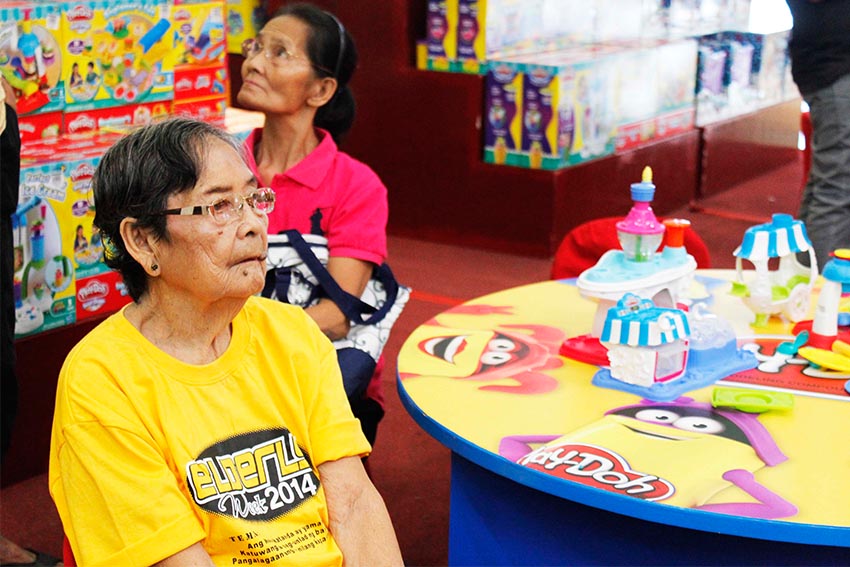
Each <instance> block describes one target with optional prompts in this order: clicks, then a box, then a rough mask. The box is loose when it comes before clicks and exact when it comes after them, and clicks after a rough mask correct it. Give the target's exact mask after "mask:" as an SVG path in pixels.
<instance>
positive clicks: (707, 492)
mask: <svg viewBox="0 0 850 567" xmlns="http://www.w3.org/2000/svg"><path fill="white" fill-rule="evenodd" d="M533 446H537V448H533ZM499 454H500V455H502V456H504V457H505V458H507V459H509V460H511V461H513V462H516V463H519V464H521V465H523V466H525V467H528V468H531V469H535V470H538V471H541V472H544V473H546V474H550V475H553V476H557V477H560V478H564V479H567V480H571V481H574V482H579V483H581V484H585V485H588V486H593V487H595V488H599V489H603V490H607V491H610V492H615V493H619V494H623V495H627V496H631V497H634V498H640V499H644V500H649V501H658V502H664V503H666V504H672V505H676V506H682V507H687V508H694V509H698V510H706V511H711V512H718V513H722V514H733V515H738V516H745V517H751V518H761V519H777V518H787V517H790V516H794V515H796V514H797V508H796V506H794V505H793V504H792V503H790V502H788V501H787V500H785V499H784V498H782V497H781V496H779V495H778V494H776V493H775V492H773V491H772V490H771V489H770V488H768V487H766V486H764V485H762V484H761V483H760V482H759V481H758V480H757V479H756V478H755V474H754V473H756V472H757V471H758V470H760V469H762V468H763V467H765V466H769V467H774V466H776V465H778V464H780V463H782V462H784V461H786V460H787V457H786V456H785V455H784V454H783V453H782V451H780V450H779V447H777V445H776V443H775V442H774V440H773V438H772V437H771V435H770V433H769V432H768V431H767V429H765V427H764V426H763V425H762V424H761V422H759V420H758V416H757V415H756V414H751V413H745V412H741V411H737V410H730V409H719V408H714V407H712V406H711V404H708V403H699V402H695V401H693V400H691V399H690V398H685V397H682V398H679V399H678V400H676V401H673V402H652V401H648V400H644V401H642V402H641V403H639V404H635V405H631V406H624V407H619V408H615V409H612V410H610V411H608V412H606V413H605V415H604V417H603V418H602V419H600V420H599V421H596V422H594V423H591V424H589V425H586V426H584V427H581V428H580V429H577V430H575V431H573V432H570V433H567V434H565V435H560V436H558V435H519V436H510V437H505V438H503V439H502V440H501V442H500V444H499ZM741 491H743V493H744V494H741V493H740V492H741Z"/></svg>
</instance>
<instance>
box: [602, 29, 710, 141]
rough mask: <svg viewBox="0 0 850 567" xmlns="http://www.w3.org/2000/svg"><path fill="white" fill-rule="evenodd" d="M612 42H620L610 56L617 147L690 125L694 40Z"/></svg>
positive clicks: (690, 126) (692, 114) (688, 127)
mask: <svg viewBox="0 0 850 567" xmlns="http://www.w3.org/2000/svg"><path fill="white" fill-rule="evenodd" d="M613 43H614V45H620V46H622V48H623V49H622V50H621V51H620V52H619V53H618V54H617V56H616V58H615V63H616V69H617V71H616V77H617V98H616V112H617V142H616V148H617V151H625V150H629V149H632V148H634V147H637V146H640V145H641V144H644V143H646V142H648V141H650V140H654V139H658V138H663V137H667V136H672V135H675V134H679V133H681V132H686V131H688V130H691V129H692V128H693V125H694V112H695V109H694V84H695V76H696V60H697V42H696V41H695V40H692V39H680V40H639V41H629V42H613Z"/></svg>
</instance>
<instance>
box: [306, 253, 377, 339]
mask: <svg viewBox="0 0 850 567" xmlns="http://www.w3.org/2000/svg"><path fill="white" fill-rule="evenodd" d="M372 269H373V265H372V264H371V263H369V262H364V261H363V260H356V259H354V258H342V257H335V256H332V257H331V258H330V259H329V260H328V272H329V273H330V274H331V276H332V277H333V279H335V280H336V283H338V284H339V287H341V288H342V289H344V290H345V291H347V292H348V293H350V294H351V295H353V296H354V297H360V296H361V295H363V290H364V289H366V284H367V283H369V278H371V277H372ZM306 311H307V314H309V315H310V317H312V318H313V320H314V321H315V322H316V323H317V324H318V325H319V328H320V329H321V330H322V332H323V333H325V335H327V336H328V338H330V339H331V340H332V341H335V340H337V339H342V338H345V336H346V335H348V330H349V327H350V323H349V320H348V317H346V316H345V314H344V313H343V312H342V311H341V310H340V308H339V307H337V305H336V303H334V302H333V301H331V300H330V299H327V298H325V299H322V300H320V301H319V303H317V304H316V305H313V306H312V307H308V308H307V309H306Z"/></svg>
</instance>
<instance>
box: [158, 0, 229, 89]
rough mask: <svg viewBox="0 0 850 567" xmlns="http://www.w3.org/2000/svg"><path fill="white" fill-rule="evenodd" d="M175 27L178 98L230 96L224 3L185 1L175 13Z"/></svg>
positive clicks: (175, 7) (175, 70)
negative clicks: (228, 92)
mask: <svg viewBox="0 0 850 567" xmlns="http://www.w3.org/2000/svg"><path fill="white" fill-rule="evenodd" d="M171 20H172V22H173V24H174V28H175V32H174V33H175V45H174V48H175V51H176V62H175V67H174V100H175V101H178V100H191V99H197V98H203V97H210V96H226V95H227V84H228V82H227V59H226V58H227V51H226V47H227V46H226V41H225V28H224V2H223V0H218V1H213V2H210V1H208V2H191V3H189V2H182V3H180V4H175V6H174V9H173V10H172V12H171Z"/></svg>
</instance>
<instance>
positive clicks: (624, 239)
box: [561, 167, 697, 366]
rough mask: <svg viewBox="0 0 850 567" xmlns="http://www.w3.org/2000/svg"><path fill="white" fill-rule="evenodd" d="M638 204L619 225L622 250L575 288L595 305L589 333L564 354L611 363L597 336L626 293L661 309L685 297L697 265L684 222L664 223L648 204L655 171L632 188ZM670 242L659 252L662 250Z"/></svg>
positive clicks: (603, 259)
mask: <svg viewBox="0 0 850 567" xmlns="http://www.w3.org/2000/svg"><path fill="white" fill-rule="evenodd" d="M631 196H632V200H633V202H634V204H633V206H632V208H631V210H630V211H629V213H628V215H627V216H626V217H625V218H624V219H623V220H622V221H620V222H618V223H617V238H618V240H619V242H620V247H621V248H620V249H619V250H609V251H607V252H605V253H604V254H603V255H602V257H601V258H600V259H599V260H598V261H597V263H596V264H595V265H594V266H592V267H590V268H588V269H587V270H585V271H584V272H582V273H581V274H580V275H579V277H578V280H577V281H576V286H577V287H578V289H579V292H580V293H581V295H582V297H585V298H588V299H591V300H593V301H594V302H596V303H597V308H596V314H595V316H594V320H593V325H592V327H591V332H590V333H588V334H585V335H579V336H575V337H570V338H569V339H567V340H566V341H564V344H563V346H562V347H561V354H562V355H564V356H567V357H570V358H574V359H576V360H581V361H582V362H589V363H591V364H597V365H600V366H604V365H607V364H608V356H607V352H606V349H605V348H604V347H603V346H602V345H601V344H600V342H599V337H600V335H601V333H602V328H603V326H604V324H605V320H606V318H607V316H608V310H609V309H610V308H611V307H614V306H615V305H616V304H617V302H618V301H620V299H621V298H622V297H623V295H625V294H626V293H629V292H631V293H634V294H636V295H638V296H640V297H644V298H647V299H652V300H653V301H654V302H655V303H656V305H658V306H659V307H668V308H675V307H677V306H678V304H679V303H680V301H681V300H684V298H686V297H687V292H688V288H689V287H690V282H691V278H692V276H693V273H694V271H695V270H696V267H697V264H696V260H694V257H693V256H691V255H690V254H688V252H687V250H686V249H685V247H684V231H685V230H687V228H688V225H689V224H690V223H689V222H687V221H686V220H684V219H669V220H668V221H667V222H665V223H661V222H659V221H658V219H657V218H656V217H655V213H654V212H653V211H652V207H651V206H650V203H651V201H652V199H653V197H654V196H655V184H654V183H653V182H652V170H651V169H650V168H649V167H646V168H644V170H643V174H642V179H641V181H640V182H639V183H633V184H632V185H631ZM665 236H666V237H667V238H666V242H665V243H664V246H663V247H662V249H661V251H660V252H659V251H658V248H659V246H661V244H662V242H663V241H664V239H665Z"/></svg>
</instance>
